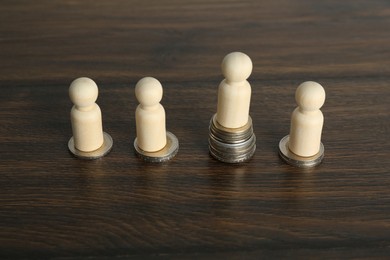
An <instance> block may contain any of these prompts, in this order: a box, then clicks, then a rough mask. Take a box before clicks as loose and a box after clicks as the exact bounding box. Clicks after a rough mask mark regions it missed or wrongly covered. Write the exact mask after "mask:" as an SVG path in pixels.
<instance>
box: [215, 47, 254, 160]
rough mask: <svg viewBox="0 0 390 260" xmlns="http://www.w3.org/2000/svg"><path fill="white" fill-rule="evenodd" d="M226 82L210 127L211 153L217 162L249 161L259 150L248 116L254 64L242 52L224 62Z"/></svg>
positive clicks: (235, 53) (231, 54)
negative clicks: (249, 78) (249, 79)
mask: <svg viewBox="0 0 390 260" xmlns="http://www.w3.org/2000/svg"><path fill="white" fill-rule="evenodd" d="M221 67H222V73H223V75H224V77H225V79H224V80H223V81H222V82H221V83H220V85H219V88H218V105H217V113H216V114H215V115H214V116H213V117H212V118H211V122H210V127H209V131H210V133H209V150H210V154H211V155H212V156H213V157H214V158H215V159H217V160H219V161H222V162H227V163H239V162H245V161H247V160H249V159H250V158H251V157H252V156H253V154H254V152H255V150H256V136H255V135H254V133H253V128H252V119H251V117H250V116H249V107H250V99H251V86H250V84H249V82H248V81H247V79H248V77H249V76H250V74H251V73H252V68H253V65H252V61H251V59H250V58H249V57H248V55H246V54H245V53H242V52H232V53H229V54H228V55H226V56H225V58H224V59H223V61H222V65H221Z"/></svg>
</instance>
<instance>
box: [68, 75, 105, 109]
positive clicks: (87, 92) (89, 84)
mask: <svg viewBox="0 0 390 260" xmlns="http://www.w3.org/2000/svg"><path fill="white" fill-rule="evenodd" d="M98 94H99V90H98V87H97V85H96V83H95V82H94V81H93V80H92V79H90V78H86V77H82V78H78V79H75V80H74V81H73V82H72V83H71V84H70V87H69V97H70V100H72V102H73V104H75V105H76V106H77V107H89V106H92V105H93V104H94V103H95V101H96V99H97V97H98Z"/></svg>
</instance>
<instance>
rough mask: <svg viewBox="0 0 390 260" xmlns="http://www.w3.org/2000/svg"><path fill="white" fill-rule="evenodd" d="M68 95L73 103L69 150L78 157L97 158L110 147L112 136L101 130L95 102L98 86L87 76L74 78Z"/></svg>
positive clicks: (98, 110) (100, 115)
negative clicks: (71, 133)
mask: <svg viewBox="0 0 390 260" xmlns="http://www.w3.org/2000/svg"><path fill="white" fill-rule="evenodd" d="M69 97H70V99H71V100H72V102H73V103H74V106H73V107H72V110H71V112H70V118H71V123H72V132H73V137H72V138H71V139H70V140H69V142H68V148H69V150H70V151H71V152H72V153H73V154H74V155H75V156H76V157H79V158H83V159H97V158H100V157H102V156H104V155H106V154H107V153H108V152H109V151H110V150H111V148H112V144H113V141H112V138H111V136H110V135H109V134H107V133H105V132H103V127H102V114H101V111H100V108H99V106H98V105H97V104H96V103H95V101H96V99H97V97H98V87H97V85H96V83H95V82H94V81H93V80H91V79H89V78H85V77H82V78H78V79H75V80H74V81H73V82H72V83H71V85H70V87H69Z"/></svg>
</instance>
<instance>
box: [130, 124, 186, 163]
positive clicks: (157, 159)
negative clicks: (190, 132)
mask: <svg viewBox="0 0 390 260" xmlns="http://www.w3.org/2000/svg"><path fill="white" fill-rule="evenodd" d="M134 149H135V152H136V154H137V155H138V157H140V158H141V159H142V160H144V161H146V162H152V163H161V162H165V161H168V160H170V159H172V158H173V157H174V156H175V155H176V154H177V152H178V151H179V141H178V139H177V137H176V136H175V135H174V134H172V133H171V132H168V131H167V144H166V145H165V147H164V148H163V149H161V150H159V151H157V152H146V151H144V150H142V149H141V148H139V147H138V144H137V138H135V140H134Z"/></svg>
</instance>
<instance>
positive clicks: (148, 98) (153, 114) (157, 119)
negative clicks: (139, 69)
mask: <svg viewBox="0 0 390 260" xmlns="http://www.w3.org/2000/svg"><path fill="white" fill-rule="evenodd" d="M162 95H163V88H162V86H161V83H160V82H159V81H158V80H157V79H155V78H152V77H145V78H143V79H141V80H140V81H138V83H137V85H136V86H135V96H136V98H137V100H138V102H139V103H140V104H139V105H138V106H137V109H136V112H135V119H136V129H137V130H136V131H137V144H138V147H139V148H140V149H142V150H143V151H146V152H157V151H159V150H161V149H163V148H164V147H165V145H166V144H167V137H166V129H165V110H164V107H163V106H162V105H161V104H160V101H161V99H162Z"/></svg>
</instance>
